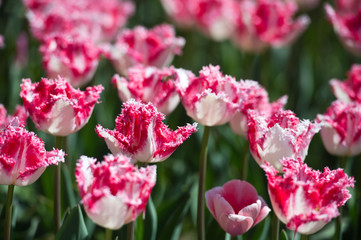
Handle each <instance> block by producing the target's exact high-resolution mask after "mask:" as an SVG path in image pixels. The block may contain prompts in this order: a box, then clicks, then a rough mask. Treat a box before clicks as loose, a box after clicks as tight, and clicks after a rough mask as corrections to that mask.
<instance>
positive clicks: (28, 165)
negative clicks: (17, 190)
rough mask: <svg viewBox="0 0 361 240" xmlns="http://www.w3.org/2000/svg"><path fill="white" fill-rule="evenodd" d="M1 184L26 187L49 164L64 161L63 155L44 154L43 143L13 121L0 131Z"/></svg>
mask: <svg viewBox="0 0 361 240" xmlns="http://www.w3.org/2000/svg"><path fill="white" fill-rule="evenodd" d="M0 153H1V155H0V166H1V167H0V184H4V185H16V186H27V185H29V184H32V183H33V182H35V181H36V180H37V179H38V178H39V177H40V176H41V174H42V173H43V172H44V171H45V169H46V167H47V166H49V165H54V164H55V165H57V164H58V163H59V162H64V155H65V154H64V152H63V151H62V150H53V151H50V152H47V151H46V150H45V147H44V142H43V141H42V140H41V139H40V138H38V137H37V136H36V135H35V134H34V133H33V132H28V131H27V130H26V129H24V128H23V127H22V126H21V124H20V123H19V122H18V120H17V119H14V120H13V121H12V122H11V123H10V124H8V125H7V126H6V127H5V128H4V129H3V130H1V131H0Z"/></svg>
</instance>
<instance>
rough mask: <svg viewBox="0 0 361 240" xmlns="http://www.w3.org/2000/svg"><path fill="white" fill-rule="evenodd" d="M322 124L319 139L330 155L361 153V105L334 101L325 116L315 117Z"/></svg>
mask: <svg viewBox="0 0 361 240" xmlns="http://www.w3.org/2000/svg"><path fill="white" fill-rule="evenodd" d="M317 120H318V121H320V122H322V123H323V125H322V129H321V132H320V133H321V138H322V142H323V145H324V146H325V148H326V150H327V151H328V152H329V153H330V154H334V155H337V156H356V155H358V154H360V153H361V105H360V103H357V102H351V103H345V102H342V101H339V100H337V101H334V102H333V103H332V104H331V106H330V107H329V108H328V109H327V111H326V113H325V114H323V115H322V114H319V115H317Z"/></svg>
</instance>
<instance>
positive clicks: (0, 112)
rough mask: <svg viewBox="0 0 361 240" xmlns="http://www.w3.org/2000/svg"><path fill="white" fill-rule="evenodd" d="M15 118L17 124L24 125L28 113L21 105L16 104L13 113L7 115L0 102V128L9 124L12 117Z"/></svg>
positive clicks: (12, 119)
mask: <svg viewBox="0 0 361 240" xmlns="http://www.w3.org/2000/svg"><path fill="white" fill-rule="evenodd" d="M15 118H17V121H18V124H19V125H20V126H22V127H24V126H25V125H26V119H27V118H28V115H27V113H26V110H25V108H24V107H23V106H20V105H16V108H15V112H14V114H13V115H7V111H6V108H5V107H4V105H2V104H0V130H2V129H4V128H5V127H6V126H7V125H9V124H10V123H11V122H12V121H14V119H15Z"/></svg>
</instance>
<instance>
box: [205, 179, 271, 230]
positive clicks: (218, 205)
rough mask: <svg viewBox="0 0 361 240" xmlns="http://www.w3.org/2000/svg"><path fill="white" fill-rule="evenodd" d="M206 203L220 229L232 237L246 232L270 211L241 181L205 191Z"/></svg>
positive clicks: (249, 186) (253, 189)
mask: <svg viewBox="0 0 361 240" xmlns="http://www.w3.org/2000/svg"><path fill="white" fill-rule="evenodd" d="M206 203H207V207H208V209H209V211H210V212H211V213H212V215H213V217H214V218H215V219H216V220H217V222H218V223H219V225H220V226H221V228H222V229H223V230H224V231H226V232H227V233H229V234H231V235H232V236H237V235H240V234H243V233H245V232H247V231H248V230H249V229H250V228H251V227H253V226H255V225H256V224H257V223H259V222H260V221H262V220H263V219H264V218H265V217H266V216H267V215H268V213H269V212H270V211H271V210H270V208H269V207H268V206H267V204H266V203H265V201H264V200H263V199H262V197H260V196H258V194H257V191H256V189H255V188H254V187H253V186H252V185H251V184H250V183H248V182H246V181H241V180H231V181H228V182H227V183H225V184H224V185H223V186H222V187H215V188H212V189H211V190H209V191H207V192H206Z"/></svg>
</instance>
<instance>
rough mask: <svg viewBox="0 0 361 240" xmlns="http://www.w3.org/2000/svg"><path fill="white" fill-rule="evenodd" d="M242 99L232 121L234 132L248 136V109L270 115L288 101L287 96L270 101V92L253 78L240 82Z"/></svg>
mask: <svg viewBox="0 0 361 240" xmlns="http://www.w3.org/2000/svg"><path fill="white" fill-rule="evenodd" d="M238 87H239V90H238V91H239V95H240V100H239V103H238V108H237V111H236V114H235V115H234V116H233V118H232V119H231V121H230V126H231V128H232V130H233V132H234V133H235V134H237V135H240V136H244V137H247V130H248V110H255V112H256V113H258V114H259V115H263V116H265V117H270V116H271V115H272V114H275V113H276V112H278V111H279V110H280V109H283V107H284V105H285V104H286V102H287V96H283V97H281V98H280V99H278V100H277V101H275V102H273V103H270V102H269V98H268V93H267V91H266V89H264V88H263V87H262V86H261V85H259V84H258V82H256V81H253V80H245V81H243V80H241V81H240V82H239V84H238Z"/></svg>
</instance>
